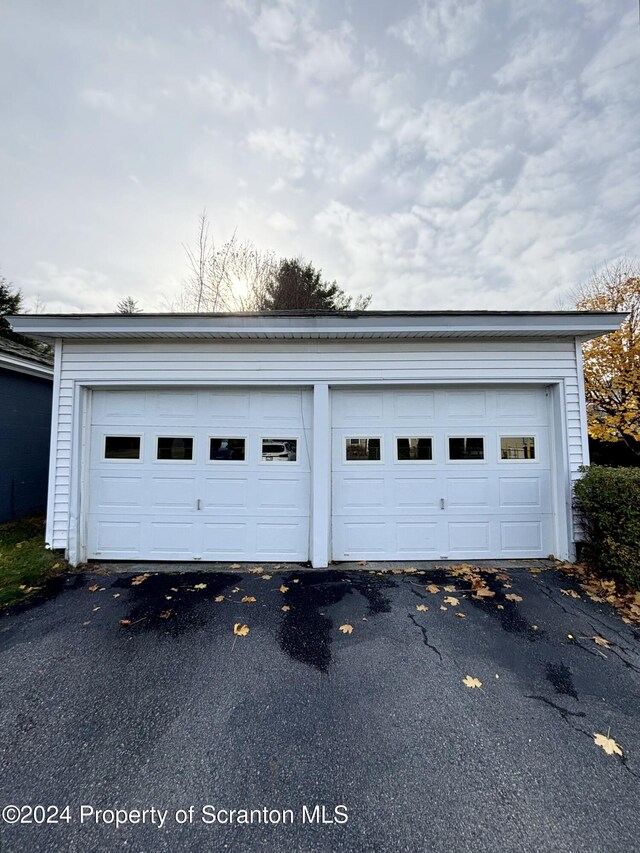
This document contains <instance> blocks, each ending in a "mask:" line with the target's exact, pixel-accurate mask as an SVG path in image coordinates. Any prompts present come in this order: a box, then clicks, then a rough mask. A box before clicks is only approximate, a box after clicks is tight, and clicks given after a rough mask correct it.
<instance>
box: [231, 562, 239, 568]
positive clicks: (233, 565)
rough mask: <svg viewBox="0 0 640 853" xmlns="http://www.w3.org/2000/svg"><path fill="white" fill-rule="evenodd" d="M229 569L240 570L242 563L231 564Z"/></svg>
mask: <svg viewBox="0 0 640 853" xmlns="http://www.w3.org/2000/svg"><path fill="white" fill-rule="evenodd" d="M229 568H230V569H239V568H240V563H231V565H230V566H229Z"/></svg>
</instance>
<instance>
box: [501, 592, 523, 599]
mask: <svg viewBox="0 0 640 853" xmlns="http://www.w3.org/2000/svg"><path fill="white" fill-rule="evenodd" d="M505 598H506V599H507V601H522V596H521V595H516V594H515V592H510V593H508V594H507V595H505Z"/></svg>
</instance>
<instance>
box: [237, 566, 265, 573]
mask: <svg viewBox="0 0 640 853" xmlns="http://www.w3.org/2000/svg"><path fill="white" fill-rule="evenodd" d="M238 568H239V566H238ZM263 572H264V569H263V568H262V566H254V567H253V568H252V569H249V574H250V575H261V574H262V573H263Z"/></svg>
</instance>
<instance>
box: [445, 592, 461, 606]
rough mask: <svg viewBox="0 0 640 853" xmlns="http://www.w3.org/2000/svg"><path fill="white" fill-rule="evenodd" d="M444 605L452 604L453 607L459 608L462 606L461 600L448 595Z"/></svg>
mask: <svg viewBox="0 0 640 853" xmlns="http://www.w3.org/2000/svg"><path fill="white" fill-rule="evenodd" d="M444 603H445V604H450V605H451V606H452V607H457V606H458V605H459V604H460V600H459V599H458V598H455V597H454V596H453V595H447V596H445V599H444Z"/></svg>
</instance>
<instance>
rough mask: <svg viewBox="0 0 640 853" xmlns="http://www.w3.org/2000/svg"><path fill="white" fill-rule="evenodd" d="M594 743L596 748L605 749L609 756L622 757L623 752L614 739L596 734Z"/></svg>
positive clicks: (594, 734)
mask: <svg viewBox="0 0 640 853" xmlns="http://www.w3.org/2000/svg"><path fill="white" fill-rule="evenodd" d="M593 741H594V743H595V745H596V746H599V747H601V748H602V749H604V751H605V752H606V753H607V755H622V750H621V749H620V747H619V746H618V744H617V743H616V742H615V740H614V739H613V738H612V737H608V736H607V735H603V734H597V733H596V732H594V733H593Z"/></svg>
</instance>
